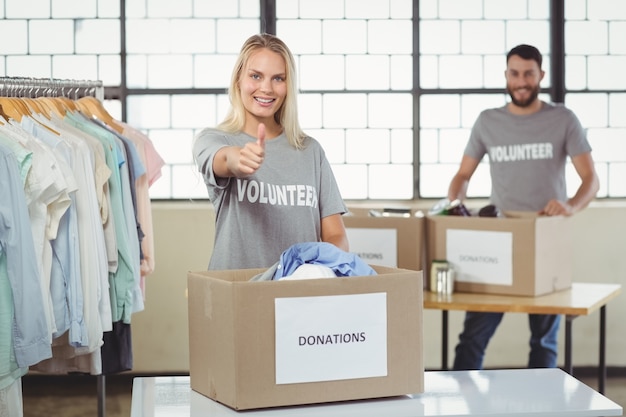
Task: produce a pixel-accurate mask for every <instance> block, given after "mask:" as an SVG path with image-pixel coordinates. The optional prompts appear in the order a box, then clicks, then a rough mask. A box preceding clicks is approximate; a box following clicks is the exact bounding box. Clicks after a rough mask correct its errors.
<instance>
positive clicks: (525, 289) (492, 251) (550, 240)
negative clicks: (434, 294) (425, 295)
mask: <svg viewBox="0 0 626 417" xmlns="http://www.w3.org/2000/svg"><path fill="white" fill-rule="evenodd" d="M426 223H427V233H426V235H427V241H428V250H427V253H428V255H427V259H428V265H432V262H433V260H445V261H447V262H448V263H449V264H450V265H451V266H452V267H453V268H454V270H455V271H456V277H455V283H454V291H458V292H472V293H489V294H507V295H521V296H538V295H543V294H549V293H551V292H554V291H558V290H562V289H566V288H569V287H571V284H572V280H571V278H572V265H571V261H572V260H571V253H572V246H571V244H572V243H571V242H572V239H571V230H570V221H569V219H568V218H567V217H564V216H553V217H549V216H538V215H537V214H535V213H533V212H506V213H504V217H475V216H472V217H463V216H446V215H428V216H427V218H426Z"/></svg>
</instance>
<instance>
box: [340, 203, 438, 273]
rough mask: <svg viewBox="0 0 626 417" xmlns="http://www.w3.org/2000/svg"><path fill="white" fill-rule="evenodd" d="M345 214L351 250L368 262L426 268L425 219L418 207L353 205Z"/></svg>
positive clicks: (415, 269)
mask: <svg viewBox="0 0 626 417" xmlns="http://www.w3.org/2000/svg"><path fill="white" fill-rule="evenodd" d="M349 210H350V212H349V213H348V214H345V215H344V216H343V222H344V224H345V226H346V233H347V235H348V241H349V242H350V252H352V253H355V254H357V255H359V257H360V258H361V259H363V260H364V261H366V262H368V263H371V264H376V265H383V266H390V267H392V268H403V269H411V270H413V271H421V270H423V269H424V268H423V264H424V261H425V259H424V258H425V253H426V250H425V249H426V238H425V231H424V229H425V219H424V216H423V215H422V214H421V212H417V211H415V210H407V211H402V212H398V211H386V210H380V211H379V210H371V211H372V212H374V213H377V214H378V215H377V216H371V215H370V210H367V209H362V208H349Z"/></svg>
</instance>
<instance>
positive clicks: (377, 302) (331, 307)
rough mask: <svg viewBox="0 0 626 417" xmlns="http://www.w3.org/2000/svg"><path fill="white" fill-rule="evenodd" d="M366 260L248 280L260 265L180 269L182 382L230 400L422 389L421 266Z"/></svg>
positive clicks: (246, 404)
mask: <svg viewBox="0 0 626 417" xmlns="http://www.w3.org/2000/svg"><path fill="white" fill-rule="evenodd" d="M372 267H373V268H374V269H375V270H376V272H377V275H373V276H359V277H341V278H340V277H338V278H325V279H322V278H320V279H305V280H280V281H255V282H250V281H249V280H250V278H252V277H253V276H255V275H256V274H258V273H261V272H263V271H264V269H243V270H230V271H202V272H189V273H188V278H187V282H188V293H189V306H188V307H189V349H190V352H189V353H190V355H189V356H190V380H191V388H192V389H193V390H195V391H197V392H199V393H201V394H203V395H205V396H207V397H209V398H212V399H214V400H216V401H218V402H220V403H222V404H225V405H227V406H229V407H231V408H233V409H236V410H245V409H253V408H265V407H276V406H287V405H299V404H314V403H322V402H332V401H343V400H355V399H366V398H377V397H388V396H396V395H406V394H412V393H420V392H423V390H424V363H423V339H422V305H423V287H422V273H421V271H410V270H403V269H394V268H388V267H383V266H372ZM290 309H291V310H290ZM333 311H334V313H333ZM346 324H349V325H350V326H352V327H353V328H347V327H345V328H344V327H342V326H345V325H346ZM317 336H319V337H317ZM303 342H305V343H303ZM322 342H323V343H322ZM290 353H291V354H290ZM360 355H362V356H360ZM294 360H295V362H294Z"/></svg>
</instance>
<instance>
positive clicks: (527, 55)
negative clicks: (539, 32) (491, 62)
mask: <svg viewBox="0 0 626 417" xmlns="http://www.w3.org/2000/svg"><path fill="white" fill-rule="evenodd" d="M513 55H518V56H520V57H521V58H522V59H532V60H533V61H535V62H537V64H538V65H539V68H541V61H542V60H543V57H542V56H541V52H539V49H537V48H535V47H534V46H531V45H524V44H522V45H517V46H516V47H515V48H513V49H511V50H510V51H509V53H508V54H506V62H507V63H508V62H509V58H511V57H512V56H513Z"/></svg>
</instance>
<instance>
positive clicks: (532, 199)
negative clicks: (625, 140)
mask: <svg viewBox="0 0 626 417" xmlns="http://www.w3.org/2000/svg"><path fill="white" fill-rule="evenodd" d="M590 151H591V146H590V145H589V142H588V141H587V137H586V133H585V130H584V129H583V127H582V126H581V124H580V121H579V120H578V118H577V117H576V115H575V114H574V113H573V112H572V111H571V110H569V109H567V108H566V107H564V106H562V105H560V104H549V103H543V107H542V109H541V110H540V111H538V112H536V113H533V114H530V115H515V114H512V113H511V112H509V111H508V110H507V108H506V106H504V107H499V108H494V109H488V110H484V111H483V112H482V113H481V114H480V115H479V117H478V119H477V120H476V123H475V124H474V127H473V128H472V133H471V136H470V140H469V142H468V144H467V147H466V149H465V154H466V155H468V156H471V157H473V158H476V159H478V160H480V159H482V158H483V156H484V155H485V154H487V155H489V166H490V170H491V181H492V190H491V202H492V203H493V204H495V205H496V206H497V207H498V208H500V209H501V210H527V211H538V210H541V209H542V208H544V207H545V205H546V203H547V202H548V201H550V200H551V199H553V198H556V199H559V200H561V201H565V200H567V189H566V183H565V163H566V161H567V157H568V156H570V157H572V156H576V155H579V154H582V153H585V152H590Z"/></svg>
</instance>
